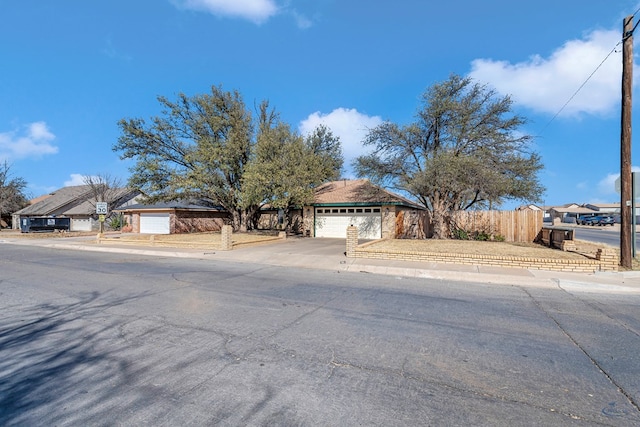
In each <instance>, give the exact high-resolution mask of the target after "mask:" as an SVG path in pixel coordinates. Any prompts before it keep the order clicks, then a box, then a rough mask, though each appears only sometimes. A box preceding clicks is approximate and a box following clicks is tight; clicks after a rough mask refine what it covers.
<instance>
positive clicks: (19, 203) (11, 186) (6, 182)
mask: <svg viewBox="0 0 640 427" xmlns="http://www.w3.org/2000/svg"><path fill="white" fill-rule="evenodd" d="M26 186H27V182H26V181H25V180H24V179H23V178H20V177H12V176H11V165H10V164H9V163H7V161H6V160H5V161H4V163H2V164H0V223H2V221H3V218H5V217H7V218H8V217H9V216H10V215H11V214H12V213H13V212H15V211H17V210H20V209H22V208H24V207H25V206H26V205H27V204H28V201H27V197H26V195H25V193H24V190H25V188H26Z"/></svg>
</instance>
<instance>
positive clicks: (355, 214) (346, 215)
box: [315, 207, 382, 239]
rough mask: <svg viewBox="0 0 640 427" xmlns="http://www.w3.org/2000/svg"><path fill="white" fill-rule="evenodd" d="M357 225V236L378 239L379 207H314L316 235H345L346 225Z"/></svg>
mask: <svg viewBox="0 0 640 427" xmlns="http://www.w3.org/2000/svg"><path fill="white" fill-rule="evenodd" d="M351 225H353V226H356V227H358V238H360V239H380V238H381V237H382V216H381V213H380V208H379V207H362V208H355V207H353V208H316V210H315V236H316V237H337V238H346V237H347V227H349V226H351Z"/></svg>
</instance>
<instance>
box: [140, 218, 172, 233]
mask: <svg viewBox="0 0 640 427" xmlns="http://www.w3.org/2000/svg"><path fill="white" fill-rule="evenodd" d="M170 230H171V229H170V227H169V214H168V213H145V214H140V233H143V234H169V233H170Z"/></svg>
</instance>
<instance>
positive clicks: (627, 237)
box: [620, 16, 635, 269]
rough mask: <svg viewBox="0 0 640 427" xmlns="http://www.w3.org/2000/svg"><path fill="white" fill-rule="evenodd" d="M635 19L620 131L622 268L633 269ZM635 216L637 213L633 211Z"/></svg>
mask: <svg viewBox="0 0 640 427" xmlns="http://www.w3.org/2000/svg"><path fill="white" fill-rule="evenodd" d="M633 29H634V28H633V16H627V17H626V18H624V21H623V29H622V34H623V37H622V120H621V131H620V265H621V266H622V267H623V268H629V269H630V268H631V235H632V233H631V231H632V230H631V213H632V212H631V198H632V197H633V195H632V194H631V105H632V103H631V91H632V82H633ZM633 213H634V214H635V212H633Z"/></svg>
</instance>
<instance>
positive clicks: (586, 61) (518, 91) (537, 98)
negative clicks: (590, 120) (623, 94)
mask: <svg viewBox="0 0 640 427" xmlns="http://www.w3.org/2000/svg"><path fill="white" fill-rule="evenodd" d="M620 40H621V34H620V31H614V30H611V31H602V30H598V31H593V32H591V33H589V34H587V35H586V36H585V37H584V38H582V39H577V40H569V41H567V42H566V43H565V44H564V45H562V46H561V47H560V48H558V49H557V50H555V51H554V52H553V53H552V54H551V55H550V56H549V57H548V58H543V57H541V56H539V55H535V56H532V57H531V58H530V59H529V60H528V61H525V62H520V63H516V64H511V63H509V62H508V61H495V60H492V59H476V60H474V61H473V62H472V63H471V72H470V73H469V76H470V77H472V78H474V79H476V80H477V81H478V82H480V83H488V84H490V85H491V86H493V87H494V88H495V89H496V90H497V91H498V92H500V93H502V94H505V95H511V96H512V98H513V99H514V101H515V102H517V103H519V104H522V105H524V106H527V107H529V108H532V109H533V110H535V111H538V112H545V113H549V114H556V113H558V111H560V109H561V108H562V107H563V105H564V104H565V103H566V102H567V101H568V100H569V99H570V98H571V96H572V95H573V94H574V93H575V92H576V91H577V90H578V88H580V86H581V85H582V84H583V83H584V82H585V81H586V80H587V79H588V78H589V76H590V75H591V73H593V72H594V70H596V68H598V66H600V64H601V63H602V61H603V60H604V59H605V58H606V57H607V55H608V54H609V53H610V52H611V51H612V49H613V48H614V47H615V46H616V45H617V44H618V43H619V42H620ZM621 48H622V45H620V46H618V48H617V49H616V52H614V53H613V54H611V56H609V57H608V59H607V60H606V61H605V62H604V63H602V65H601V66H600V68H599V69H598V70H597V71H596V72H595V74H594V75H593V76H592V77H591V78H590V79H589V81H588V82H587V83H586V85H585V86H584V87H583V88H582V89H581V90H580V92H579V93H578V94H577V95H576V96H575V98H573V100H571V102H570V103H569V104H568V105H567V106H566V107H564V109H563V110H562V112H561V113H560V115H563V116H575V115H578V114H580V113H588V114H594V115H600V114H611V113H612V112H614V111H616V108H617V107H619V105H620V84H621V83H620V82H621V73H622V60H621V53H620V51H621Z"/></svg>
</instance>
